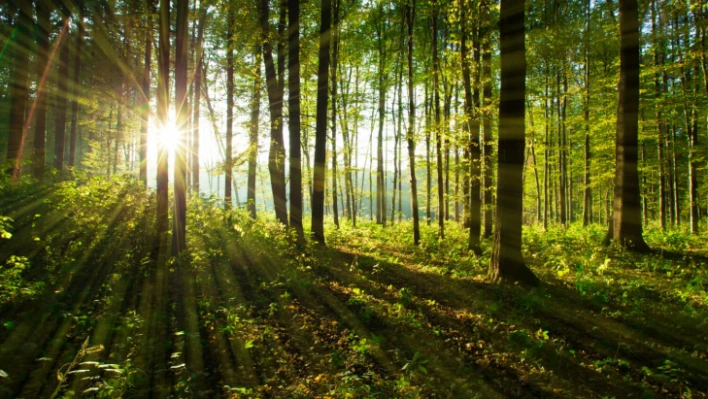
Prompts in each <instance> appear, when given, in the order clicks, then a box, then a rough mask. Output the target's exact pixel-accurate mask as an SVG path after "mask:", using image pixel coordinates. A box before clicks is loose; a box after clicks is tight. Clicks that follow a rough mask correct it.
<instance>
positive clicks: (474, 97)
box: [460, 0, 482, 255]
mask: <svg viewBox="0 0 708 399" xmlns="http://www.w3.org/2000/svg"><path fill="white" fill-rule="evenodd" d="M461 3H463V4H460V12H461V15H460V18H461V21H462V22H461V29H463V31H462V32H461V34H460V37H461V39H460V40H461V41H460V44H461V45H460V58H461V59H462V82H463V86H464V89H465V105H464V107H465V118H466V121H467V123H466V124H465V128H466V130H467V141H468V148H467V153H468V154H469V155H468V158H469V162H470V164H469V168H468V170H467V174H469V177H468V180H469V196H468V197H467V200H466V201H465V205H466V207H467V209H468V214H467V224H468V226H469V229H470V231H469V239H468V249H470V250H472V251H474V253H475V254H478V255H479V254H480V253H481V247H480V229H481V215H482V214H481V212H482V204H481V199H482V198H481V196H480V175H481V173H480V172H481V168H480V166H481V164H480V157H481V151H480V150H481V148H480V144H479V139H480V137H479V127H480V126H479V113H480V112H479V110H480V103H479V80H480V77H481V76H482V74H481V71H480V68H479V67H480V65H481V62H480V58H481V57H480V46H479V41H480V39H481V38H482V32H480V31H479V30H478V31H477V32H476V33H473V37H474V39H473V44H472V47H473V49H474V60H475V65H476V69H475V72H476V73H475V77H474V78H475V84H474V89H473V88H472V77H471V66H470V56H469V50H468V48H467V47H468V45H467V36H468V32H467V30H466V28H467V24H466V21H468V20H469V19H471V18H468V17H467V15H466V14H467V8H468V2H466V1H464V0H463V1H462V2H461ZM478 21H479V18H478ZM478 23H479V22H478Z"/></svg>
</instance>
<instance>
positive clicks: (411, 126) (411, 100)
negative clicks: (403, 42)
mask: <svg viewBox="0 0 708 399" xmlns="http://www.w3.org/2000/svg"><path fill="white" fill-rule="evenodd" d="M415 6H416V1H415V0H412V1H411V3H410V4H409V5H407V6H406V9H407V18H406V22H407V26H408V36H407V39H408V46H407V47H408V51H407V56H408V133H407V135H406V139H407V141H408V163H409V166H410V174H411V182H410V183H411V216H412V217H413V243H414V244H415V245H418V244H420V216H419V214H418V182H417V178H416V174H415V93H414V91H413V88H414V86H415V85H414V83H415V75H414V70H413V28H414V24H415Z"/></svg>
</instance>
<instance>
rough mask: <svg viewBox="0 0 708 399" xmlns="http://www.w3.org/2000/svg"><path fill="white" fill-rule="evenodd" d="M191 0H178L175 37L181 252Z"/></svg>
mask: <svg viewBox="0 0 708 399" xmlns="http://www.w3.org/2000/svg"><path fill="white" fill-rule="evenodd" d="M188 16H189V2H188V0H177V26H176V28H177V29H176V40H175V108H176V110H177V126H176V127H177V133H176V134H177V135H178V145H177V148H176V149H175V167H174V191H175V204H174V217H173V218H172V227H173V229H172V253H173V255H179V254H180V253H181V252H182V251H184V250H185V249H186V246H187V243H186V225H187V142H188V141H187V137H188V135H189V133H190V132H189V131H188V127H189V106H188V104H187V101H188V99H187V62H188V52H187V45H188V43H187V41H188V40H189V39H188V29H189V26H188Z"/></svg>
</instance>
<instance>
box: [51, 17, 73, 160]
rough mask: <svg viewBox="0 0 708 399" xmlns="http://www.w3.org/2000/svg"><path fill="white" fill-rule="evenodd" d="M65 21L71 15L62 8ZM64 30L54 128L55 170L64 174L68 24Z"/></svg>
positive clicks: (67, 100) (60, 51) (67, 101)
mask: <svg viewBox="0 0 708 399" xmlns="http://www.w3.org/2000/svg"><path fill="white" fill-rule="evenodd" d="M60 8H61V9H62V14H63V16H64V18H65V19H67V20H68V19H70V18H71V14H70V13H69V10H68V9H66V7H60ZM64 29H67V31H66V35H67V38H66V39H65V40H62V41H61V42H60V43H59V44H58V46H60V49H59V74H58V75H57V91H56V95H55V96H56V97H55V100H54V102H55V104H56V111H55V120H54V121H55V122H54V123H55V128H54V168H55V169H57V170H58V171H59V173H62V172H63V170H64V155H65V154H64V153H65V152H66V111H67V108H68V104H69V98H68V93H69V92H68V90H69V87H68V80H67V78H66V77H67V76H69V40H68V35H69V32H68V29H69V26H68V24H65V27H64Z"/></svg>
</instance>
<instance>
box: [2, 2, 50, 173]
mask: <svg viewBox="0 0 708 399" xmlns="http://www.w3.org/2000/svg"><path fill="white" fill-rule="evenodd" d="M51 4H52V3H50V2H48V1H37V2H36V3H35V6H36V9H37V26H38V32H37V61H36V64H37V65H36V68H37V70H36V72H37V99H36V100H35V101H36V103H37V108H36V109H37V110H36V111H35V112H36V114H37V116H36V117H35V124H34V158H33V174H34V177H35V178H37V179H41V178H42V177H43V176H44V167H45V162H46V153H47V147H46V146H47V98H48V93H47V86H46V82H47V77H48V76H49V69H50V68H49V32H50V31H51V30H52V26H51V24H50V22H49V16H50V14H51V12H52V6H51ZM58 40H61V39H58ZM13 79H14V76H13ZM8 159H10V158H8Z"/></svg>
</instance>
